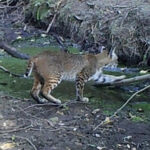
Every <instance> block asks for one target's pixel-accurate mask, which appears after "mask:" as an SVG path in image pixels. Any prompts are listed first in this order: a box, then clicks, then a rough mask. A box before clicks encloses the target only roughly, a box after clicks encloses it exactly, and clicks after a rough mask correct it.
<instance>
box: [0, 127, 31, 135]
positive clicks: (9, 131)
mask: <svg viewBox="0 0 150 150" xmlns="http://www.w3.org/2000/svg"><path fill="white" fill-rule="evenodd" d="M30 127H31V125H29V126H26V127H24V128H15V129H12V130H3V131H0V134H5V133H12V132H17V131H20V130H26V129H28V128H30Z"/></svg>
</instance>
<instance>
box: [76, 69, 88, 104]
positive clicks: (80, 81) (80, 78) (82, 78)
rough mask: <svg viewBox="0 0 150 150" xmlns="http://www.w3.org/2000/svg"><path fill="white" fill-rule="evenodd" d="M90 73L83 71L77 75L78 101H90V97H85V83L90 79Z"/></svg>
mask: <svg viewBox="0 0 150 150" xmlns="http://www.w3.org/2000/svg"><path fill="white" fill-rule="evenodd" d="M88 78H89V77H88V74H87V73H86V72H84V70H83V71H81V72H80V73H79V74H77V77H76V100H77V101H83V102H88V101H89V99H88V98H87V97H83V90H84V85H85V83H86V82H87V81H88Z"/></svg>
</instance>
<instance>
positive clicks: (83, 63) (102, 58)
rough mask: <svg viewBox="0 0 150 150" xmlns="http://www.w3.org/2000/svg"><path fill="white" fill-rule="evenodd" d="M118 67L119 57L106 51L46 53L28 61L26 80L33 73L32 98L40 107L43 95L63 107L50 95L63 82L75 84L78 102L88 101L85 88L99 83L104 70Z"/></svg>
mask: <svg viewBox="0 0 150 150" xmlns="http://www.w3.org/2000/svg"><path fill="white" fill-rule="evenodd" d="M116 63H117V56H116V54H115V53H114V52H111V54H108V51H107V50H103V51H102V52H101V53H100V54H95V55H94V54H84V55H80V54H70V53H66V52H62V51H60V52H52V51H44V52H42V53H40V54H38V55H37V56H35V57H32V58H31V59H30V60H29V62H28V68H27V70H26V73H25V76H26V77H28V76H30V75H31V73H32V71H33V73H34V75H33V76H34V84H33V87H32V90H31V96H32V97H33V99H35V100H36V101H37V102H38V103H43V102H45V101H44V99H41V98H40V96H39V94H40V93H41V95H42V96H43V97H44V98H45V99H47V100H48V101H51V102H54V103H57V104H61V101H60V100H59V99H56V98H55V97H53V96H52V95H51V94H50V93H51V91H52V90H53V89H54V88H55V87H57V85H58V84H59V83H60V82H61V81H62V80H75V81H76V100H78V101H88V98H86V97H83V89H84V84H85V83H86V82H87V81H89V80H92V79H93V80H97V79H98V78H99V76H100V75H101V69H102V68H103V67H104V66H106V65H114V64H116Z"/></svg>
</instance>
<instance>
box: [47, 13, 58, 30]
mask: <svg viewBox="0 0 150 150" xmlns="http://www.w3.org/2000/svg"><path fill="white" fill-rule="evenodd" d="M56 15H57V14H55V15H54V17H53V19H52V21H51V22H50V24H49V25H48V28H47V30H46V33H48V32H49V31H50V29H51V26H52V24H53V23H54V21H55V19H56Z"/></svg>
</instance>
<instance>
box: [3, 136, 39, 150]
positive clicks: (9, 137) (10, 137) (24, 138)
mask: <svg viewBox="0 0 150 150" xmlns="http://www.w3.org/2000/svg"><path fill="white" fill-rule="evenodd" d="M3 138H8V139H12V136H3ZM14 138H18V139H23V140H26V141H27V142H28V143H29V144H30V145H31V146H32V147H33V148H34V150H37V148H36V146H35V145H34V144H33V143H32V142H31V140H29V139H28V138H26V137H22V136H16V135H15V136H14Z"/></svg>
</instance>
